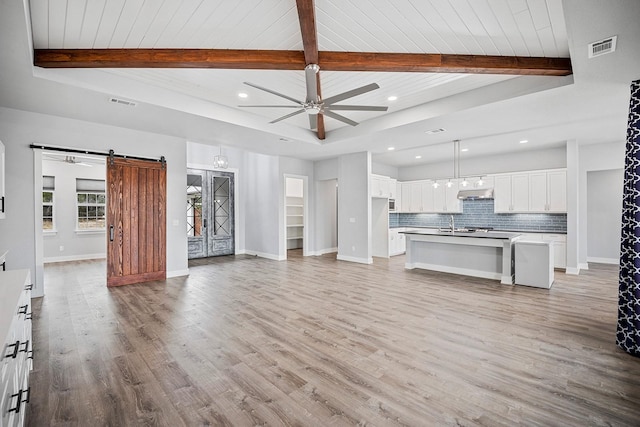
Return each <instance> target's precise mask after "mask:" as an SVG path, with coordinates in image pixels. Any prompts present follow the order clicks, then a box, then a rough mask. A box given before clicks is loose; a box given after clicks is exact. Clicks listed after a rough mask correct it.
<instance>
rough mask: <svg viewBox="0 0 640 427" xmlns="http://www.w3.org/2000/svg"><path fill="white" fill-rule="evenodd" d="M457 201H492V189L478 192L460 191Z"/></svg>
mask: <svg viewBox="0 0 640 427" xmlns="http://www.w3.org/2000/svg"><path fill="white" fill-rule="evenodd" d="M458 199H460V200H477V199H493V188H484V189H480V190H460V191H458Z"/></svg>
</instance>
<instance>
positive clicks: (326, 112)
mask: <svg viewBox="0 0 640 427" xmlns="http://www.w3.org/2000/svg"><path fill="white" fill-rule="evenodd" d="M322 114H323V115H325V116H327V117H331V118H332V119H336V120H339V121H341V122H342V123H346V124H348V125H351V126H358V122H354V121H353V120H351V119H348V118H346V117H345V116H342V115H340V114H336V113H333V112H331V111H329V110H324V111H323V112H322Z"/></svg>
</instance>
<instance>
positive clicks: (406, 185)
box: [398, 179, 462, 213]
mask: <svg viewBox="0 0 640 427" xmlns="http://www.w3.org/2000/svg"><path fill="white" fill-rule="evenodd" d="M434 182H435V183H437V184H438V185H437V186H434ZM448 182H449V181H448V180H438V181H411V182H402V183H400V184H399V185H398V186H399V187H400V192H401V200H402V204H401V205H400V209H398V212H415V213H459V212H462V203H461V202H460V200H458V180H453V179H452V180H451V185H448Z"/></svg>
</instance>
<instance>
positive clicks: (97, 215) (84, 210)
mask: <svg viewBox="0 0 640 427" xmlns="http://www.w3.org/2000/svg"><path fill="white" fill-rule="evenodd" d="M104 189H105V186H104V181H103V180H98V179H81V178H77V179H76V202H77V205H78V217H77V219H78V226H77V227H78V230H104V229H105V223H106V219H105V205H106V197H105V192H104Z"/></svg>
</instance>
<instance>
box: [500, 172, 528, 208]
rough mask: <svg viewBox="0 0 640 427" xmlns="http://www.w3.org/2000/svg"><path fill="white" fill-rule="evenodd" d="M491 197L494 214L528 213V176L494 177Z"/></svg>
mask: <svg viewBox="0 0 640 427" xmlns="http://www.w3.org/2000/svg"><path fill="white" fill-rule="evenodd" d="M493 197H494V205H493V206H494V207H493V210H494V212H496V213H517V212H529V174H526V173H520V174H513V175H498V176H495V177H494V187H493Z"/></svg>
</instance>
